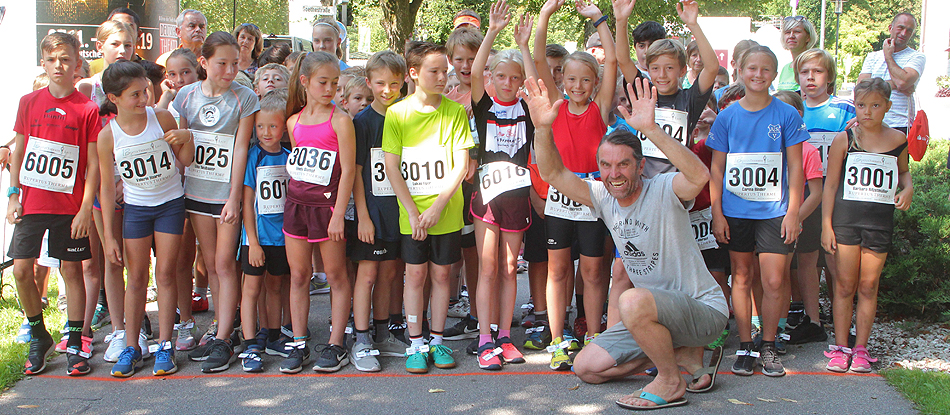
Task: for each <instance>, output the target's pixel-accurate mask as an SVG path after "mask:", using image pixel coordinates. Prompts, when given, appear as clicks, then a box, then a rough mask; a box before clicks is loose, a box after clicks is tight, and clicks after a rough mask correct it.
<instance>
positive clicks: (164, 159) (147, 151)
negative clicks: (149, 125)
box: [115, 140, 175, 190]
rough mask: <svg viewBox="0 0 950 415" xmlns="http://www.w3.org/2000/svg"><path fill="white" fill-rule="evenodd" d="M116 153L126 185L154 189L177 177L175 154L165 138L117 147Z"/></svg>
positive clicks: (120, 172) (116, 159)
mask: <svg viewBox="0 0 950 415" xmlns="http://www.w3.org/2000/svg"><path fill="white" fill-rule="evenodd" d="M115 154H116V157H115V164H116V167H117V168H118V171H119V174H120V175H121V176H122V181H123V182H124V183H125V185H126V186H133V187H137V188H139V189H144V190H152V189H157V188H159V187H161V186H162V185H163V184H165V182H167V181H168V180H171V179H173V178H174V177H175V155H174V153H172V148H171V146H169V145H168V143H166V142H165V141H164V140H155V141H150V142H148V143H141V144H135V145H131V146H127V147H121V148H117V149H115Z"/></svg>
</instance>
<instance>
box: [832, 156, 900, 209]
mask: <svg viewBox="0 0 950 415" xmlns="http://www.w3.org/2000/svg"><path fill="white" fill-rule="evenodd" d="M842 181H843V184H842V185H843V186H844V188H843V189H842V190H843V192H842V198H843V199H844V200H853V201H857V202H873V203H883V204H887V205H893V204H894V196H896V195H897V157H894V156H890V155H887V154H872V153H849V154H848V162H847V164H846V165H845V170H844V178H843V179H842Z"/></svg>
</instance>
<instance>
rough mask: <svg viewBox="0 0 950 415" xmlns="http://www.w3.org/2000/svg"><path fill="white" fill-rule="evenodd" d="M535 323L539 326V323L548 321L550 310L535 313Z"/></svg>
mask: <svg viewBox="0 0 950 415" xmlns="http://www.w3.org/2000/svg"><path fill="white" fill-rule="evenodd" d="M534 321H535V324H538V323H537V322H538V321H548V310H544V311H537V310H535V312H534Z"/></svg>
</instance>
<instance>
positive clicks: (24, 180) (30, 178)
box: [20, 137, 79, 193]
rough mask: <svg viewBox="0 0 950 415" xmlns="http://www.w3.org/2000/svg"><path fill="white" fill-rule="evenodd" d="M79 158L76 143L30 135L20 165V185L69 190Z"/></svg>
mask: <svg viewBox="0 0 950 415" xmlns="http://www.w3.org/2000/svg"><path fill="white" fill-rule="evenodd" d="M78 160H79V146H74V145H71V144H63V143H57V142H55V141H49V140H44V139H42V138H36V137H30V138H29V141H27V144H26V152H25V156H24V158H23V164H22V165H21V167H20V185H22V186H28V187H32V188H35V189H43V190H48V191H50V192H59V193H72V192H73V186H74V185H75V183H76V166H77V163H78Z"/></svg>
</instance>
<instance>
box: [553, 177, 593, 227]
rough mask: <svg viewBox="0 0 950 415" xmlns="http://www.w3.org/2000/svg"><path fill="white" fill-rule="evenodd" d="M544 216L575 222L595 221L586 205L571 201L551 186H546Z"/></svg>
mask: <svg viewBox="0 0 950 415" xmlns="http://www.w3.org/2000/svg"><path fill="white" fill-rule="evenodd" d="M544 216H553V217H555V218H561V219H569V220H573V221H577V222H596V221H597V218H595V217H594V214H593V213H591V211H590V208H589V207H587V205H584V204H582V203H579V202H575V201H573V200H571V199H570V198H568V197H567V196H564V194H563V193H561V192H559V191H558V190H557V189H555V188H554V186H551V185H548V200H547V202H545V203H544Z"/></svg>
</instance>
